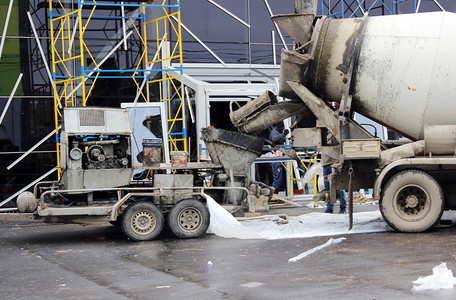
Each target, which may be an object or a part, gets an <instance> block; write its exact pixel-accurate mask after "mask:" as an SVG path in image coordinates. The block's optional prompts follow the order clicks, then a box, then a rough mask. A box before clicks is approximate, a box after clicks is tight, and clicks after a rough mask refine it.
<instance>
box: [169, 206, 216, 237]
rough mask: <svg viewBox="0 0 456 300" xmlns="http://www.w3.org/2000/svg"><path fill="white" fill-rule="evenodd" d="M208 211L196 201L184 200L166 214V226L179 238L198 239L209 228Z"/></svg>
mask: <svg viewBox="0 0 456 300" xmlns="http://www.w3.org/2000/svg"><path fill="white" fill-rule="evenodd" d="M209 218H210V215H209V211H208V209H207V207H206V206H205V205H204V204H203V203H202V202H201V201H198V200H196V199H185V200H182V201H179V202H178V203H176V205H174V207H173V208H172V209H171V211H170V212H169V214H168V225H169V228H170V229H171V231H172V232H173V233H174V234H175V235H176V236H177V237H179V238H183V239H190V238H198V237H200V236H202V235H203V234H204V233H206V231H207V228H208V227H209Z"/></svg>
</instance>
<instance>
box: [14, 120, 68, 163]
mask: <svg viewBox="0 0 456 300" xmlns="http://www.w3.org/2000/svg"><path fill="white" fill-rule="evenodd" d="M61 127H62V126H61V125H59V127H58V129H59V130H60V128H61ZM55 131H56V130H55V129H54V130H53V131H52V132H51V133H49V134H48V135H46V136H45V137H44V138H43V139H42V140H41V141H39V142H38V143H36V144H35V146H33V147H32V148H30V149H29V150H28V151H27V152H25V153H24V154H23V155H21V156H20V157H19V158H18V159H16V160H15V161H14V162H13V163H12V164H10V165H9V166H8V167H7V169H8V170H10V169H11V168H12V167H14V166H15V165H16V164H17V163H18V162H20V161H21V160H23V159H24V158H25V157H26V156H27V155H29V154H30V153H31V152H32V151H33V150H35V149H36V148H38V147H39V146H40V145H41V144H42V143H44V142H45V141H47V139H49V138H50V137H51V136H53V135H54V134H55Z"/></svg>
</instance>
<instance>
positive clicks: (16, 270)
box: [0, 214, 456, 300]
mask: <svg viewBox="0 0 456 300" xmlns="http://www.w3.org/2000/svg"><path fill="white" fill-rule="evenodd" d="M445 216H446V217H445V219H452V220H453V222H456V214H448V215H445ZM336 237H340V236H335V237H334V238H336ZM343 237H345V238H346V240H344V241H342V242H341V243H339V244H336V245H331V246H329V247H327V248H324V249H322V250H319V251H317V252H315V253H313V254H311V255H309V256H307V257H305V258H303V259H301V260H299V261H297V262H290V263H289V262H288V259H289V258H291V257H294V256H296V255H298V254H300V253H302V252H304V251H307V250H309V249H312V248H314V247H317V246H319V245H322V244H324V243H326V242H327V241H328V239H329V237H313V238H303V239H284V240H237V239H223V238H219V237H217V236H214V235H209V234H208V235H205V236H204V238H201V239H190V240H180V239H177V238H174V237H173V236H172V235H171V234H170V233H169V232H167V231H165V232H164V233H162V235H161V236H160V237H159V239H157V240H155V241H150V242H139V243H133V242H128V241H126V240H125V239H124V237H123V235H122V233H121V232H120V230H119V229H118V228H116V227H114V226H112V225H106V226H80V225H62V224H40V223H11V222H8V223H4V224H0V239H1V251H0V262H1V272H0V282H1V289H0V298H1V299H178V298H181V299H183V298H185V299H212V300H213V299H309V298H313V299H456V290H453V289H452V290H440V291H426V292H412V291H411V289H412V287H413V283H412V281H414V280H416V279H418V277H420V276H428V275H431V274H432V268H433V267H435V266H436V265H439V264H440V263H441V262H446V263H447V266H448V268H449V269H451V270H454V271H456V251H455V249H456V239H455V237H456V226H454V225H452V226H447V227H442V228H436V229H434V230H433V231H432V232H429V233H421V234H399V233H394V232H383V233H370V234H351V235H344V236H343ZM208 262H211V263H208Z"/></svg>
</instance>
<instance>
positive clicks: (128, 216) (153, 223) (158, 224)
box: [121, 201, 165, 241]
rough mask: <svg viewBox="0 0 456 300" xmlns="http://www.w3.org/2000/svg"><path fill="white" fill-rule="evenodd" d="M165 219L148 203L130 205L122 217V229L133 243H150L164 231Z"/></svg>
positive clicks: (159, 211)
mask: <svg viewBox="0 0 456 300" xmlns="http://www.w3.org/2000/svg"><path fill="white" fill-rule="evenodd" d="M164 224H165V218H164V216H163V213H162V212H161V210H160V209H159V208H158V207H157V206H156V205H155V204H153V203H151V202H147V201H140V202H134V203H132V204H130V205H129V206H128V207H127V208H126V209H125V211H124V213H123V215H122V217H121V228H122V232H123V233H124V234H125V236H126V237H127V238H128V239H130V240H132V241H149V240H152V239H154V238H155V237H157V236H158V235H159V234H160V232H161V231H162V230H163V226H164Z"/></svg>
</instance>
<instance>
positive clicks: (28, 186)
mask: <svg viewBox="0 0 456 300" xmlns="http://www.w3.org/2000/svg"><path fill="white" fill-rule="evenodd" d="M57 169H58V167H55V168H53V169H52V170H50V171H48V172H47V173H46V174H44V175H42V176H41V177H39V178H37V179H36V180H35V181H33V182H31V183H29V184H28V185H26V186H25V187H23V188H22V189H20V190H19V191H17V192H16V193H14V194H13V195H11V196H9V197H8V198H6V199H5V200H3V201H2V202H1V203H0V207H2V206H3V205H4V204H5V203H8V202H10V201H11V200H13V199H14V198H15V197H16V196H17V195H19V194H20V193H22V192H23V191H26V190H27V189H28V188H30V187H31V186H32V185H34V184H36V183H38V182H39V181H41V180H42V179H44V178H46V177H47V176H49V175H51V174H52V173H54V172H55V171H57Z"/></svg>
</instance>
